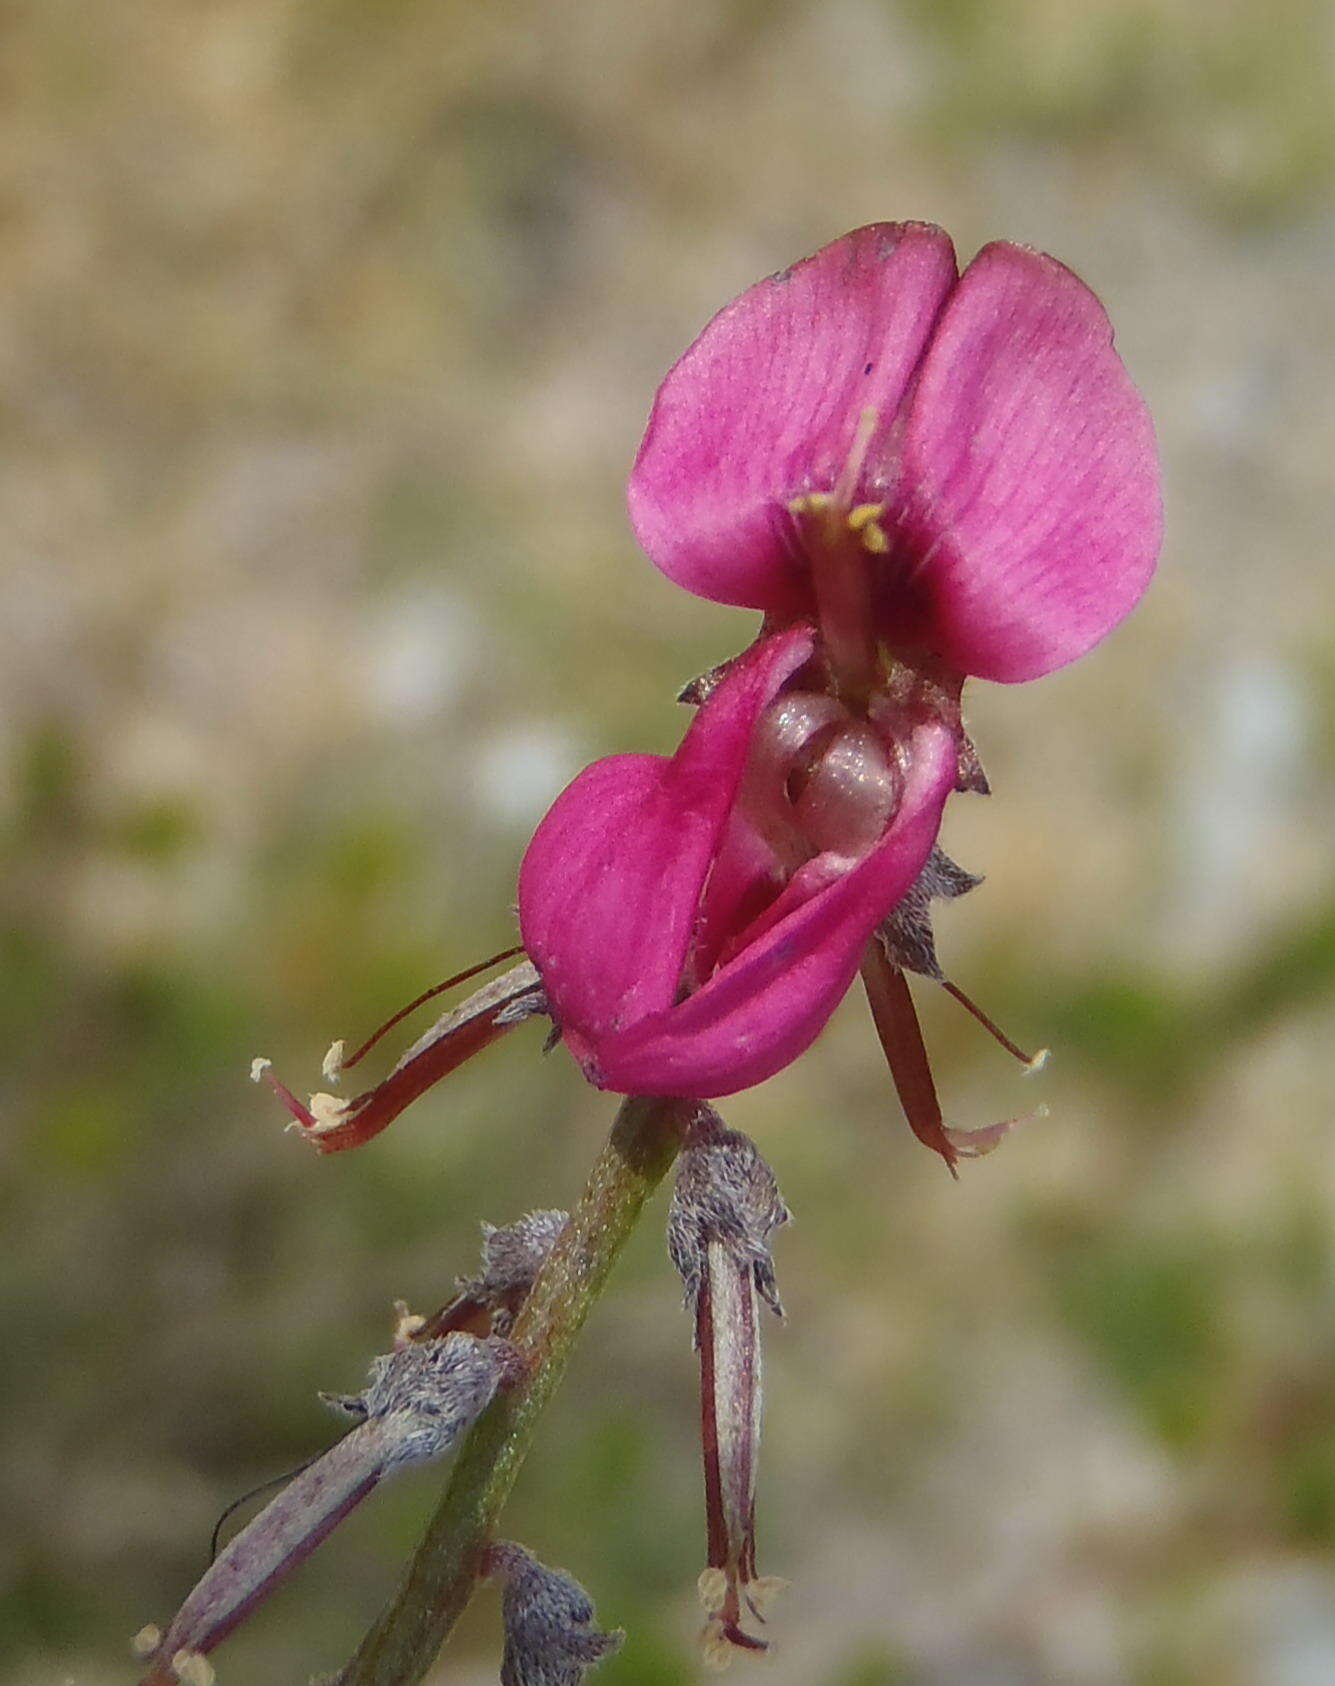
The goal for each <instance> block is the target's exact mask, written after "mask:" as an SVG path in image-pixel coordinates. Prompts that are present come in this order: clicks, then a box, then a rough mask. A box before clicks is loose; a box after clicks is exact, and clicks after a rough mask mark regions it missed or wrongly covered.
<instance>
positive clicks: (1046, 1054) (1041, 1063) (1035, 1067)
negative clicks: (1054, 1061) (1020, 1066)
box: [1024, 1048, 1052, 1077]
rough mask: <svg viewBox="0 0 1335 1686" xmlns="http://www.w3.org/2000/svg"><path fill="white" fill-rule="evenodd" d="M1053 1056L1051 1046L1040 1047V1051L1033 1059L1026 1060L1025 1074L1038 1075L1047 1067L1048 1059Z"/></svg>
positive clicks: (1028, 1075)
mask: <svg viewBox="0 0 1335 1686" xmlns="http://www.w3.org/2000/svg"><path fill="white" fill-rule="evenodd" d="M1051 1058H1052V1049H1051V1048H1040V1049H1039V1050H1038V1052H1037V1053H1036V1054H1035V1055H1034V1057H1033V1059H1032V1060H1027V1061H1026V1062H1025V1068H1024V1072H1025V1076H1026V1077H1037V1075H1038V1073H1039V1072H1040V1071H1042V1070H1043V1069H1044V1068H1045V1067H1046V1065H1047V1063H1048V1061H1049V1060H1050V1059H1051Z"/></svg>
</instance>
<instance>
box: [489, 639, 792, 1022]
mask: <svg viewBox="0 0 1335 1686" xmlns="http://www.w3.org/2000/svg"><path fill="white" fill-rule="evenodd" d="M811 651H812V637H811V633H810V631H809V630H808V629H807V628H805V627H794V628H791V629H790V630H789V631H787V632H783V633H779V634H776V635H775V636H774V637H772V638H767V639H765V640H764V641H763V642H761V643H759V644H757V645H755V646H754V647H753V648H752V649H751V650H749V651H748V652H747V653H746V655H745V656H743V657H742V658H741V659H740V660H739V661H738V662H736V663H735V664H734V666H733V667H732V668H731V670H730V671H729V673H728V675H727V677H726V678H725V679H724V680H723V682H722V683H721V684H720V685H719V687H718V689H717V690H716V691H715V692H714V693H713V695H712V696H711V697H710V698H709V700H708V702H706V703H705V704H704V706H703V707H702V708H701V709H700V711H699V712H698V714H697V715H696V717H695V719H694V720H693V721H692V723H691V726H690V729H689V731H688V732H687V733H686V736H685V738H683V740H682V743H681V746H680V748H679V749H678V750H677V753H676V754H675V755H674V756H672V757H671V758H670V759H669V758H668V757H666V756H659V755H616V756H612V757H610V758H609V759H607V760H605V761H599V762H596V763H595V764H594V765H593V766H592V767H588V768H586V769H585V771H584V772H582V773H581V774H580V775H579V777H578V778H577V779H575V781H574V783H573V784H571V785H570V786H569V787H568V788H567V789H566V790H565V791H564V792H563V793H562V794H561V795H560V796H559V797H558V798H557V799H556V802H555V803H554V805H553V806H552V809H551V811H550V812H549V813H548V814H547V816H546V818H545V819H544V820H543V822H542V824H541V825H540V826H539V827H538V829H537V832H536V834H535V835H534V838H533V841H532V842H531V843H530V844H529V847H528V852H527V853H526V854H525V856H524V860H523V863H522V865H521V866H520V869H519V925H520V931H521V934H522V936H523V940H524V947H525V948H526V949H527V950H528V953H529V957H530V958H531V959H532V961H533V963H534V965H535V966H537V968H538V972H539V974H540V976H541V978H542V982H543V986H544V988H545V989H546V992H547V996H548V999H549V1001H550V1002H551V1005H552V1008H553V1012H554V1014H555V1016H556V1019H557V1021H558V1023H560V1024H561V1025H562V1026H563V1028H565V1029H566V1030H567V1031H568V1032H569V1033H570V1034H571V1036H572V1040H574V1041H576V1042H579V1041H582V1042H583V1043H585V1044H587V1043H589V1042H591V1041H596V1040H597V1038H599V1037H601V1036H604V1035H607V1034H609V1033H611V1032H613V1031H615V1030H618V1029H620V1028H621V1027H622V1026H623V1025H627V1024H633V1023H635V1022H636V1021H637V1020H638V1019H640V1018H642V1017H643V1016H644V1015H645V1014H647V1013H657V1012H660V1011H661V1010H662V1009H663V1008H665V1007H668V1006H670V1005H671V1003H672V1002H673V1001H674V1000H675V999H676V996H677V993H678V988H679V985H680V983H681V974H682V967H683V964H684V962H685V958H686V951H687V947H688V945H689V943H690V941H691V936H692V932H693V930H694V927H695V919H696V912H697V909H698V907H699V903H700V895H701V891H702V889H703V887H704V882H705V878H706V876H707V875H708V872H709V869H710V866H711V864H712V862H713V859H714V856H715V853H716V851H717V848H718V844H719V839H720V837H721V835H722V832H723V827H724V825H725V823H726V822H727V818H728V814H729V812H730V810H731V808H732V805H733V802H734V800H735V798H736V794H737V786H738V782H739V780H740V779H741V775H742V768H743V766H744V764H745V761H746V755H747V750H748V749H749V747H750V742H751V734H752V731H753V729H754V727H755V723H756V720H757V719H758V718H759V716H760V714H761V713H762V711H763V710H764V709H765V707H766V706H767V704H768V703H769V702H770V700H771V699H772V697H773V696H774V695H775V693H776V692H777V691H778V689H779V687H780V686H781V685H782V684H783V682H784V680H785V679H787V678H788V677H789V675H790V674H791V673H793V672H794V671H795V670H796V669H797V668H798V667H800V666H801V665H802V663H803V662H804V661H806V660H807V658H808V657H809V656H810V654H811Z"/></svg>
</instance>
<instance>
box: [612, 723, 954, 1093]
mask: <svg viewBox="0 0 1335 1686" xmlns="http://www.w3.org/2000/svg"><path fill="white" fill-rule="evenodd" d="M910 753H911V766H910V773H909V779H908V785H907V788H906V790H905V793H904V800H903V803H902V805H901V807H900V810H899V813H898V815H897V816H896V818H895V820H894V823H893V824H892V825H891V827H890V829H889V830H888V831H887V833H886V835H885V838H884V839H883V841H882V842H881V843H879V844H878V845H877V847H876V848H875V849H873V850H872V852H871V853H870V854H869V855H868V856H867V857H866V859H865V860H862V861H860V862H859V863H858V865H856V866H855V867H853V868H851V869H850V870H849V871H848V872H847V873H845V874H844V875H843V876H842V877H840V878H838V879H837V880H836V881H835V882H833V883H831V884H829V885H828V886H827V887H826V888H824V889H822V890H820V891H818V892H817V893H816V894H815V895H813V896H812V897H811V898H810V900H808V901H806V902H805V903H803V905H802V906H800V907H799V908H797V909H796V910H795V911H794V912H793V913H791V914H790V915H789V916H788V917H787V918H785V919H780V920H779V921H778V922H777V923H775V924H774V925H772V926H770V927H769V928H768V929H766V930H765V931H764V934H763V935H761V936H760V937H758V938H757V939H756V940H755V941H754V942H752V943H750V944H749V945H748V946H747V947H746V948H745V949H744V950H743V951H742V952H741V953H740V954H739V955H738V956H737V957H736V958H735V959H734V960H731V961H729V962H728V964H727V965H725V966H724V967H722V968H721V969H720V970H719V971H718V972H716V973H715V975H714V976H713V977H712V978H711V979H710V980H709V982H708V983H707V984H706V985H705V986H704V988H703V989H702V990H700V991H699V993H698V994H696V995H692V996H690V997H689V998H688V999H687V1000H685V1001H683V1002H681V1003H680V1004H678V1005H677V1006H675V1007H670V1008H669V1009H668V1010H667V1011H665V1012H660V1013H656V1014H654V1015H653V1016H652V1017H650V1018H648V1019H646V1020H644V1021H643V1022H641V1023H639V1024H636V1025H632V1026H628V1028H627V1029H626V1030H624V1031H622V1032H621V1033H620V1034H618V1035H615V1036H611V1037H607V1038H604V1039H603V1040H602V1041H601V1042H600V1043H599V1044H598V1046H597V1048H596V1050H595V1053H596V1063H597V1070H598V1080H599V1081H600V1082H601V1084H602V1086H603V1087H604V1088H607V1089H613V1090H616V1091H618V1092H620V1093H625V1094H665V1095H683V1096H696V1097H700V1098H706V1097H714V1096H718V1095H730V1094H733V1093H735V1092H736V1091H737V1090H738V1089H745V1088H748V1087H750V1085H751V1084H753V1083H760V1082H763V1081H764V1079H765V1078H767V1077H771V1076H773V1074H774V1073H775V1072H776V1071H780V1070H782V1068H783V1067H784V1066H785V1065H787V1064H788V1063H789V1062H790V1061H791V1060H794V1059H796V1058H797V1056H798V1055H799V1054H800V1053H802V1051H803V1050H804V1049H805V1048H807V1047H808V1046H809V1045H810V1044H811V1042H812V1041H814V1040H815V1038H816V1036H817V1035H818V1034H819V1033H820V1031H821V1029H822V1027H823V1026H824V1024H825V1021H826V1020H827V1019H828V1018H829V1016H830V1014H831V1013H832V1012H833V1011H834V1009H835V1007H836V1006H837V1005H838V1004H839V1001H840V1000H841V999H842V997H843V996H844V994H845V992H846V991H847V989H848V986H849V985H850V983H851V982H852V981H853V978H854V977H855V976H856V974H857V969H858V965H859V962H860V961H861V958H862V953H863V950H864V949H865V948H866V946H867V943H868V941H869V940H870V937H871V934H872V932H873V931H874V930H875V929H876V927H877V925H879V924H880V922H881V920H882V919H884V918H885V916H886V914H887V913H888V912H889V910H890V909H891V907H893V906H894V904H895V903H896V902H897V901H898V900H899V899H900V897H901V896H902V895H903V894H904V892H905V891H906V890H907V889H908V888H909V886H910V885H911V884H912V883H913V881H914V879H915V878H916V877H917V876H918V873H919V872H920V871H921V870H922V867H923V865H924V863H925V862H926V859H927V856H928V854H929V853H930V851H931V847H932V844H933V842H934V841H935V839H936V834H937V831H938V829H939V827H940V824H941V810H942V808H943V807H944V806H945V802H946V798H947V796H949V794H950V792H951V790H952V789H953V787H954V782H955V745H954V740H953V738H952V737H951V735H950V733H949V732H948V731H946V730H945V728H944V727H941V726H936V725H928V726H922V727H920V728H919V729H918V731H917V732H916V733H915V734H914V737H913V740H912V745H911V752H910ZM813 864H814V863H813Z"/></svg>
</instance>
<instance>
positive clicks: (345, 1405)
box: [144, 1334, 522, 1686]
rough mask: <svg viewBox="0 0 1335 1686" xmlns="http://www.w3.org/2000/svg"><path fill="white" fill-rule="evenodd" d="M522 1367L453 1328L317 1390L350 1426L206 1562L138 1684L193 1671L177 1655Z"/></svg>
mask: <svg viewBox="0 0 1335 1686" xmlns="http://www.w3.org/2000/svg"><path fill="white" fill-rule="evenodd" d="M521 1364H522V1360H520V1359H519V1357H518V1355H517V1354H516V1352H515V1350H514V1348H513V1347H511V1346H509V1345H508V1343H506V1342H504V1341H497V1340H478V1339H477V1338H476V1337H474V1336H472V1335H466V1334H452V1335H447V1336H445V1337H444V1338H443V1339H442V1340H438V1341H432V1342H420V1343H416V1344H413V1345H411V1346H408V1347H405V1348H403V1349H402V1350H400V1351H397V1352H392V1353H388V1354H386V1355H384V1356H383V1357H380V1358H377V1359H376V1360H375V1362H374V1364H373V1365H372V1367H371V1374H370V1380H369V1382H368V1384H367V1386H366V1388H365V1389H364V1390H363V1391H362V1392H361V1393H358V1394H347V1395H325V1396H324V1397H325V1399H326V1402H327V1403H328V1404H330V1405H332V1406H333V1407H334V1408H335V1409H337V1410H339V1411H342V1412H343V1413H345V1414H346V1415H348V1416H351V1417H353V1418H355V1419H356V1425H357V1426H356V1427H354V1428H353V1429H351V1430H350V1431H349V1432H348V1433H347V1434H345V1435H344V1436H343V1438H342V1439H341V1440H339V1441H337V1442H336V1443H335V1444H334V1445H333V1446H331V1447H330V1449H329V1450H328V1451H327V1452H326V1453H324V1454H323V1456H321V1457H319V1458H316V1459H314V1460H313V1461H312V1462H311V1463H310V1464H308V1465H307V1466H306V1468H305V1469H303V1470H302V1471H301V1472H300V1473H298V1474H297V1475H296V1476H294V1478H293V1479H292V1480H291V1481H290V1482H289V1483H288V1485H287V1486H286V1487H285V1488H284V1489H283V1491H282V1492H281V1493H280V1494H279V1495H278V1496H277V1498H275V1499H274V1500H272V1501H271V1503H269V1504H268V1505H266V1506H265V1508H264V1509H263V1510H262V1511H261V1512H260V1513H259V1515H258V1516H257V1517H255V1519H254V1520H253V1521H252V1522H250V1523H248V1524H247V1526H246V1527H245V1528H243V1529H242V1530H241V1532H240V1533H239V1534H237V1535H236V1537H235V1538H234V1539H232V1540H231V1541H229V1543H228V1544H227V1546H226V1547H225V1548H224V1549H223V1551H222V1552H221V1553H220V1554H219V1556H218V1557H216V1558H215V1559H214V1561H213V1562H212V1563H211V1564H210V1566H209V1568H208V1569H207V1570H206V1571H205V1573H204V1575H203V1577H202V1578H201V1579H200V1581H199V1582H198V1584H197V1585H196V1586H195V1588H194V1590H193V1591H192V1592H191V1593H190V1595H189V1597H188V1598H187V1599H186V1601H185V1603H184V1604H182V1606H181V1608H180V1610H179V1611H178V1612H177V1614H176V1617H175V1619H174V1620H173V1622H172V1624H171V1626H170V1627H169V1628H168V1629H167V1632H166V1634H165V1636H164V1637H163V1638H162V1639H161V1641H160V1642H159V1643H158V1645H157V1647H156V1650H155V1652H154V1656H153V1662H154V1667H153V1669H152V1670H151V1672H150V1673H149V1674H148V1675H147V1676H146V1677H145V1681H144V1686H165V1683H167V1682H170V1681H172V1680H173V1679H177V1680H181V1681H189V1680H191V1679H193V1678H195V1677H194V1676H191V1675H190V1674H189V1673H187V1672H182V1669H183V1663H182V1659H183V1658H184V1659H185V1661H186V1662H187V1663H188V1664H189V1666H190V1667H194V1663H193V1659H194V1658H196V1657H198V1658H199V1659H200V1660H201V1661H202V1660H203V1658H204V1656H205V1654H206V1653H207V1652H209V1651H212V1650H213V1649H214V1648H215V1647H216V1646H217V1645H219V1644H220V1643H221V1642H222V1640H224V1639H225V1638H226V1637H227V1635H228V1634H229V1633H231V1631H232V1630H233V1629H234V1628H235V1627H236V1626H238V1624H239V1623H241V1622H242V1621H244V1620H245V1618H246V1617H247V1616H248V1615H250V1613H251V1612H252V1610H254V1609H255V1608H256V1607H257V1606H258V1605H259V1604H260V1603H261V1602H262V1601H263V1600H264V1599H265V1598H266V1597H267V1596H268V1595H269V1593H270V1592H272V1591H273V1589H274V1588H275V1587H276V1586H277V1585H278V1584H279V1582H280V1581H282V1580H283V1579H284V1578H285V1577H286V1576H287V1575H288V1574H290V1573H291V1571H292V1570H293V1569H295V1568H296V1567H297V1566H298V1565H299V1564H301V1563H302V1562H304V1561H305V1559H306V1558H307V1557H309V1556H310V1554H311V1553H312V1552H313V1551H314V1550H315V1548H316V1547H317V1546H318V1545H319V1544H320V1543H321V1541H322V1540H324V1539H325V1538H326V1537H327V1536H328V1535H329V1534H330V1533H331V1532H332V1531H333V1529H334V1528H336V1527H337V1526H338V1524H339V1523H340V1522H341V1521H342V1520H343V1518H344V1517H345V1516H347V1515H348V1514H349V1513H350V1512H351V1511H352V1510H353V1509H354V1508H355V1507H356V1506H357V1505H358V1504H360V1503H361V1501H362V1500H363V1499H364V1498H365V1497H366V1496H367V1494H368V1493H370V1492H371V1491H372V1489H373V1488H375V1487H376V1486H378V1485H379V1483H380V1482H381V1481H383V1480H384V1479H385V1477H386V1476H388V1475H391V1474H393V1473H394V1472H395V1471H396V1470H399V1469H402V1468H404V1467H406V1466H407V1465H409V1464H415V1463H424V1462H427V1461H429V1460H431V1459H433V1458H438V1457H442V1456H443V1455H444V1454H445V1453H446V1452H447V1451H449V1449H450V1448H451V1447H452V1446H453V1445H454V1444H455V1442H456V1441H457V1440H458V1438H459V1436H460V1435H461V1434H463V1433H464V1432H465V1431H466V1430H467V1429H468V1428H469V1427H471V1425H472V1424H473V1423H474V1422H475V1421H476V1420H477V1418H478V1417H479V1416H480V1415H481V1414H482V1412H483V1411H484V1410H485V1409H486V1407H487V1406H488V1405H489V1404H490V1403H491V1400H492V1398H493V1397H494V1396H495V1393H496V1390H497V1388H498V1387H500V1386H502V1385H503V1384H505V1383H506V1382H507V1381H511V1380H513V1379H515V1377H516V1376H517V1375H518V1374H519V1372H520V1365H521Z"/></svg>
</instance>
